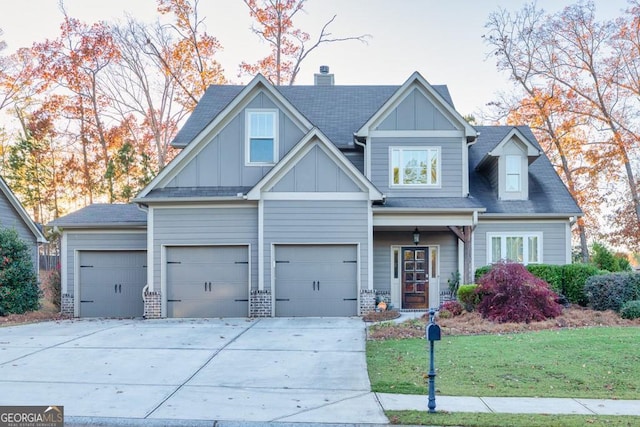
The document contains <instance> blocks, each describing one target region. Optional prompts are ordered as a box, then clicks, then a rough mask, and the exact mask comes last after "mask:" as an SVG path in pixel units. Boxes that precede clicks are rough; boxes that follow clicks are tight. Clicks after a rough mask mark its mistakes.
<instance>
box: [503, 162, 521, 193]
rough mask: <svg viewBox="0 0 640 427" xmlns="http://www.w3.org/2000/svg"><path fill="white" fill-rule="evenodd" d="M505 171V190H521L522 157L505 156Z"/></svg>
mask: <svg viewBox="0 0 640 427" xmlns="http://www.w3.org/2000/svg"><path fill="white" fill-rule="evenodd" d="M505 163H506V173H507V179H506V182H505V191H521V190H522V184H521V183H522V159H521V157H520V156H512V155H509V156H506V158H505Z"/></svg>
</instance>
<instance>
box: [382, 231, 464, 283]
mask: <svg viewBox="0 0 640 427" xmlns="http://www.w3.org/2000/svg"><path fill="white" fill-rule="evenodd" d="M411 233H412V232H411V231H375V230H374V233H373V287H374V289H376V290H379V291H387V292H390V291H391V279H392V277H391V268H392V259H391V246H401V247H412V246H414V245H413V242H412V241H411V238H412V235H411ZM420 246H439V249H440V250H439V262H440V265H439V268H440V271H439V276H440V287H442V286H443V283H444V284H446V283H447V279H448V278H449V277H450V276H451V273H453V272H455V271H457V270H458V242H457V237H456V236H454V235H453V233H451V232H446V231H428V230H421V231H420ZM429 268H431V266H429ZM398 274H400V273H398Z"/></svg>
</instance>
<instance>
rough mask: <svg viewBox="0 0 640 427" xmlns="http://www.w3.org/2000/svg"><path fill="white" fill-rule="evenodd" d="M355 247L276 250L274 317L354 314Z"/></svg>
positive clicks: (355, 282) (290, 247)
mask: <svg viewBox="0 0 640 427" xmlns="http://www.w3.org/2000/svg"><path fill="white" fill-rule="evenodd" d="M356 259H357V247H356V246H355V245H309V246H302V245H297V246H296V245H294V246H277V247H276V285H275V294H276V315H277V316H354V315H356V314H357V312H358V309H357V268H358V265H357V261H356Z"/></svg>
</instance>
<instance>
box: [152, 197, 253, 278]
mask: <svg viewBox="0 0 640 427" xmlns="http://www.w3.org/2000/svg"><path fill="white" fill-rule="evenodd" d="M161 245H251V253H250V260H249V262H250V264H251V286H252V288H256V287H257V283H258V282H257V277H258V267H257V266H258V262H257V260H258V209H257V208H256V207H255V206H252V207H246V208H242V207H238V208H228V207H227V208H215V207H202V208H154V209H153V257H154V258H153V278H154V284H153V286H154V289H160V272H161V265H160V255H161V251H160V247H161Z"/></svg>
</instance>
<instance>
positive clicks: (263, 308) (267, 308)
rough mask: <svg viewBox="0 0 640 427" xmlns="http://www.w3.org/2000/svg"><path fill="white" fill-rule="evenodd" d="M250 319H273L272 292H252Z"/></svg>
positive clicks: (250, 296) (250, 297)
mask: <svg viewBox="0 0 640 427" xmlns="http://www.w3.org/2000/svg"><path fill="white" fill-rule="evenodd" d="M249 300H250V302H249V317H271V291H270V290H262V291H259V290H251V293H250V295H249Z"/></svg>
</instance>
